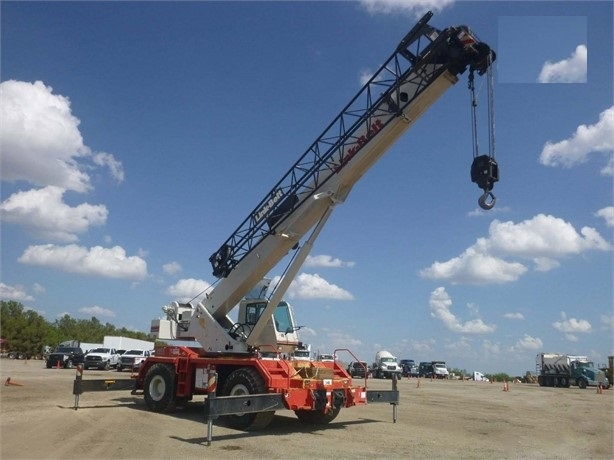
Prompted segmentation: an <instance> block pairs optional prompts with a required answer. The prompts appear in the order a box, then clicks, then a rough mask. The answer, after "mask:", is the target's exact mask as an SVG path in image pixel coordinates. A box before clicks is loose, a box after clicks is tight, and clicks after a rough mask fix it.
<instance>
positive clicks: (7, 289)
mask: <svg viewBox="0 0 614 460" xmlns="http://www.w3.org/2000/svg"><path fill="white" fill-rule="evenodd" d="M0 299H1V300H5V301H9V300H13V301H15V302H31V301H33V300H34V297H32V296H31V295H30V294H28V293H27V292H26V291H25V289H24V287H23V286H21V285H19V284H16V285H15V286H9V285H8V284H4V283H0Z"/></svg>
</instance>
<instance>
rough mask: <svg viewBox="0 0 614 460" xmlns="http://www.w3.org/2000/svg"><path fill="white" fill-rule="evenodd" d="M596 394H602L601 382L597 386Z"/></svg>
mask: <svg viewBox="0 0 614 460" xmlns="http://www.w3.org/2000/svg"><path fill="white" fill-rule="evenodd" d="M597 394H598V395H602V394H603V387H602V386H601V383H600V384H599V385H598V386H597Z"/></svg>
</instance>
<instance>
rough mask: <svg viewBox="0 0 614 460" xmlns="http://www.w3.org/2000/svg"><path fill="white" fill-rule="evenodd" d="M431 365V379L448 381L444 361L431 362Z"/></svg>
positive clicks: (448, 372)
mask: <svg viewBox="0 0 614 460" xmlns="http://www.w3.org/2000/svg"><path fill="white" fill-rule="evenodd" d="M431 364H432V365H433V377H435V378H436V379H449V378H450V371H448V368H447V367H446V363H445V361H432V362H431Z"/></svg>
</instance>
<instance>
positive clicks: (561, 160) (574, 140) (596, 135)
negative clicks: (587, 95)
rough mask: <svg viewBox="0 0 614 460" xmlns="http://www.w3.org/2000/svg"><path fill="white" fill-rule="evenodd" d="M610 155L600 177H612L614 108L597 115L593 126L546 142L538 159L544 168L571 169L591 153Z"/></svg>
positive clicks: (584, 126)
mask: <svg viewBox="0 0 614 460" xmlns="http://www.w3.org/2000/svg"><path fill="white" fill-rule="evenodd" d="M593 152H595V153H605V154H608V155H610V159H609V164H608V166H606V167H604V168H603V169H602V170H601V174H602V175H612V170H613V168H612V154H613V153H614V106H613V107H610V108H608V109H606V110H604V111H603V112H601V113H600V114H599V121H597V123H595V124H594V125H580V126H578V127H577V128H576V132H575V133H574V134H573V135H572V136H571V137H569V138H568V139H564V140H562V141H559V142H550V141H548V142H546V144H545V145H544V147H543V149H542V152H541V154H540V157H539V161H540V162H541V163H542V164H543V165H545V166H562V167H565V168H571V167H572V166H575V165H577V164H580V163H583V162H585V161H586V160H587V158H588V155H589V154H591V153H593Z"/></svg>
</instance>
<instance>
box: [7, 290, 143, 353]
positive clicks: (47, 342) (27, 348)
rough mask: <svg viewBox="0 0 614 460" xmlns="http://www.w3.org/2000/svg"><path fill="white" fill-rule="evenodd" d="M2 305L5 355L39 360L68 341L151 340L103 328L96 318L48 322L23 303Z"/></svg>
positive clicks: (106, 326) (108, 324)
mask: <svg viewBox="0 0 614 460" xmlns="http://www.w3.org/2000/svg"><path fill="white" fill-rule="evenodd" d="M0 304H1V308H0V336H1V337H2V339H4V340H6V341H7V350H6V351H20V352H23V353H27V354H28V355H29V356H36V355H39V354H41V353H42V350H43V347H44V346H51V347H55V346H56V345H58V344H59V343H61V342H65V341H67V340H78V341H80V342H90V343H102V342H103V340H104V336H105V335H113V336H121V337H131V338H133V339H140V340H148V339H149V338H148V336H147V334H146V333H144V332H136V331H131V330H129V329H126V328H125V327H122V328H118V327H116V326H114V325H113V324H110V323H105V324H102V323H101V322H100V321H99V320H98V319H97V318H95V317H93V316H92V318H91V319H75V318H71V317H70V316H69V315H64V316H63V317H61V318H60V319H56V320H55V321H53V322H49V321H47V320H46V319H45V318H43V317H42V316H41V315H39V314H38V313H37V312H35V311H33V310H27V309H25V308H24V306H23V305H22V304H21V303H20V302H16V301H13V300H11V301H4V300H2V301H0ZM3 351H4V350H3Z"/></svg>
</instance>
